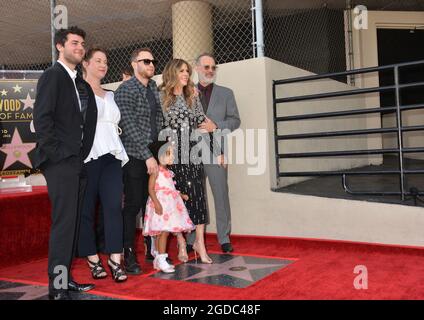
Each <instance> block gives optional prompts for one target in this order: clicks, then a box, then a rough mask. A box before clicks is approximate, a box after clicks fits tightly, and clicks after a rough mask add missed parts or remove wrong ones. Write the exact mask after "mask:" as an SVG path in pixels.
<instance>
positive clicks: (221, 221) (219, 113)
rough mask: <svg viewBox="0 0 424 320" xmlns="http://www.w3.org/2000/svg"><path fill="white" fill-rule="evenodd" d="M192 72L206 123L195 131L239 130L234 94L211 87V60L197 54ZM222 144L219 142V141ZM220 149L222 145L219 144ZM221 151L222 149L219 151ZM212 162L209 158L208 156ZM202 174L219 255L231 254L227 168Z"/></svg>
mask: <svg viewBox="0 0 424 320" xmlns="http://www.w3.org/2000/svg"><path fill="white" fill-rule="evenodd" d="M196 71H197V74H198V76H199V83H198V84H197V88H198V90H199V96H200V100H201V102H202V105H203V109H204V112H205V114H206V117H207V119H206V121H205V122H204V123H202V124H201V125H200V126H199V128H201V129H204V130H206V131H207V132H209V133H213V132H214V131H215V130H216V129H220V130H226V131H228V130H229V131H234V130H236V129H237V128H238V127H240V116H239V112H238V109H237V104H236V100H235V98H234V93H233V91H232V90H231V89H229V88H226V87H222V86H219V85H217V84H215V80H216V71H217V66H216V62H215V58H214V56H213V55H211V54H209V53H204V54H201V55H200V56H199V57H198V58H197V59H196ZM221 143H222V142H221ZM222 147H223V145H222ZM222 149H223V148H222ZM210 159H213V156H212V157H210ZM204 169H205V174H206V177H207V178H208V180H209V184H210V186H211V189H212V194H213V198H214V203H215V212H216V227H217V231H218V241H219V243H220V244H221V249H222V251H223V252H232V251H233V247H232V245H231V242H230V232H231V209H230V200H229V197H228V181H227V180H228V169H227V166H226V165H222V163H221V164H214V163H213V162H210V164H204ZM194 238H195V234H194V232H192V233H190V234H189V236H188V238H187V243H188V249H189V250H190V249H191V245H192V244H193V242H194Z"/></svg>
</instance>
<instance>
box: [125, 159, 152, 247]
mask: <svg viewBox="0 0 424 320" xmlns="http://www.w3.org/2000/svg"><path fill="white" fill-rule="evenodd" d="M129 158H130V161H129V162H128V163H127V164H126V165H125V166H124V168H123V170H124V209H123V211H122V214H123V217H124V248H133V247H134V245H135V232H136V227H137V221H136V218H137V215H138V213H139V212H140V209H141V210H142V213H143V220H144V213H145V210H146V203H147V197H148V194H149V192H148V182H149V174H148V173H147V166H146V162H145V161H144V160H139V159H136V158H134V157H131V156H129Z"/></svg>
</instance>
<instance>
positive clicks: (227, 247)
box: [221, 243, 234, 253]
mask: <svg viewBox="0 0 424 320" xmlns="http://www.w3.org/2000/svg"><path fill="white" fill-rule="evenodd" d="M221 249H222V252H224V253H230V252H233V251H234V249H233V246H232V245H231V243H223V244H221Z"/></svg>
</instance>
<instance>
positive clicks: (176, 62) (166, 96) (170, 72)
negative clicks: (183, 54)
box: [160, 59, 195, 111]
mask: <svg viewBox="0 0 424 320" xmlns="http://www.w3.org/2000/svg"><path fill="white" fill-rule="evenodd" d="M184 65H186V66H187V69H188V73H189V79H188V83H187V85H186V86H185V87H184V88H183V96H184V99H185V101H186V102H187V105H188V107H189V108H191V107H192V106H193V104H194V97H195V90H194V83H193V81H192V80H191V75H192V72H193V69H192V67H191V66H190V64H189V63H188V62H187V61H185V60H183V59H172V60H171V61H169V62H168V63H167V64H166V66H165V69H164V70H163V73H162V81H163V82H162V84H161V85H160V90H161V91H162V94H163V108H164V109H165V111H168V109H169V107H170V106H171V105H172V104H173V103H174V102H175V99H176V97H175V94H174V89H175V87H176V86H177V85H178V83H179V80H178V73H179V71H180V70H181V68H182V67H183V66H184Z"/></svg>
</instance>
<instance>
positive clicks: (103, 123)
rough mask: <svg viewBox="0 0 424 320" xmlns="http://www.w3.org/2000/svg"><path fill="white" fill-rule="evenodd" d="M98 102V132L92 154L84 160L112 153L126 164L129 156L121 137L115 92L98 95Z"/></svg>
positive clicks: (85, 161)
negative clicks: (103, 95) (102, 96)
mask: <svg viewBox="0 0 424 320" xmlns="http://www.w3.org/2000/svg"><path fill="white" fill-rule="evenodd" d="M96 104H97V126H96V134H95V136H94V142H93V146H92V147H91V151H90V154H89V155H88V157H87V158H86V159H85V160H84V163H87V162H89V161H91V160H95V159H98V158H99V157H101V156H103V155H105V154H108V153H110V154H112V155H113V156H115V158H116V159H118V160H121V165H122V166H124V165H125V164H126V163H127V162H128V161H129V158H128V155H127V152H126V151H125V148H124V145H123V144H122V142H121V139H120V138H119V135H120V133H121V129H120V128H119V127H118V123H119V121H120V120H121V112H120V111H119V108H118V106H117V105H116V102H115V99H114V94H113V92H112V91H106V95H105V97H104V98H101V97H99V96H97V95H96Z"/></svg>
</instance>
